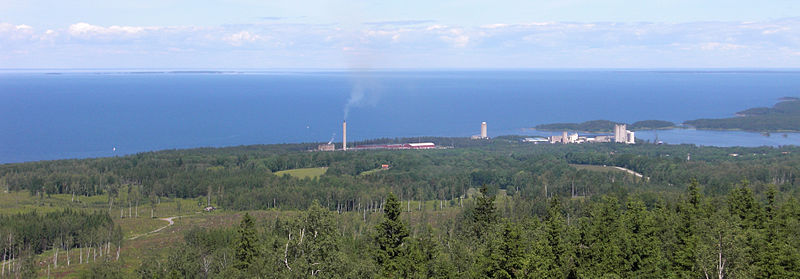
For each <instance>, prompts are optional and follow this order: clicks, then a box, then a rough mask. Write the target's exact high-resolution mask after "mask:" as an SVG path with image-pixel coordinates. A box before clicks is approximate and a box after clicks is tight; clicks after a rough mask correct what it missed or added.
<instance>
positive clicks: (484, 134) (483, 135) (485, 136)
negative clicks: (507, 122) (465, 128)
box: [481, 122, 489, 139]
mask: <svg viewBox="0 0 800 279" xmlns="http://www.w3.org/2000/svg"><path fill="white" fill-rule="evenodd" d="M481 138H482V139H488V138H489V134H488V133H487V132H486V122H481Z"/></svg>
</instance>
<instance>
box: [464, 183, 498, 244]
mask: <svg viewBox="0 0 800 279" xmlns="http://www.w3.org/2000/svg"><path fill="white" fill-rule="evenodd" d="M488 191H489V189H488V188H487V187H486V185H483V187H481V189H480V192H481V194H480V195H478V196H477V197H475V208H473V210H472V215H471V216H470V221H471V223H472V230H473V233H474V236H475V237H476V238H477V239H478V240H483V239H484V238H485V237H486V235H487V234H488V233H489V232H490V231H491V230H492V227H494V225H495V224H497V219H498V216H497V208H495V206H494V199H495V196H489V194H488Z"/></svg>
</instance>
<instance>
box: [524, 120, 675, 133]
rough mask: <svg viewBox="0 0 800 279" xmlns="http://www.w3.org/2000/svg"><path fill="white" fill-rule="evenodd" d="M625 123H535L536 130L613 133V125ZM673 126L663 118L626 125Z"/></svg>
mask: <svg viewBox="0 0 800 279" xmlns="http://www.w3.org/2000/svg"><path fill="white" fill-rule="evenodd" d="M617 124H625V123H618V122H614V121H609V120H591V121H586V122H581V123H552V124H540V125H536V127H535V128H536V129H537V130H544V131H581V132H594V133H613V132H614V125H617ZM672 127H675V123H672V122H669V121H664V120H642V121H636V122H633V123H632V124H629V125H628V126H627V128H628V130H646V129H647V130H649V129H665V128H672Z"/></svg>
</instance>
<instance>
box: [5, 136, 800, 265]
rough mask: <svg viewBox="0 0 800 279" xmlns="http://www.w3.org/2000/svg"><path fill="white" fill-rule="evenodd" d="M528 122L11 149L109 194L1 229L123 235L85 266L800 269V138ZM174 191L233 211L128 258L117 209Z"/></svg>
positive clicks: (49, 246) (27, 253) (48, 238)
mask: <svg viewBox="0 0 800 279" xmlns="http://www.w3.org/2000/svg"><path fill="white" fill-rule="evenodd" d="M521 139H522V137H518V136H504V137H498V138H495V139H492V140H482V141H473V140H469V139H464V138H419V139H416V138H415V139H402V138H398V139H376V140H371V141H368V142H365V143H392V142H407V141H411V140H422V141H431V142H435V143H436V144H437V145H438V146H447V147H449V148H446V149H437V150H405V151H404V150H372V151H354V152H311V151H310V150H312V149H313V148H314V147H315V146H316V144H283V145H254V146H239V147H227V148H201V149H189V150H167V151H158V152H147V153H140V154H135V155H130V156H123V157H112V158H96V159H81V160H59V161H43V162H30V163H19V164H6V165H0V186H2V188H5V189H6V191H7V192H9V193H18V192H24V193H27V194H26V195H29V196H30V197H32V199H39V200H43V201H44V200H46V199H47V198H48V197H50V196H51V195H53V196H59V197H70V196H72V197H79V198H80V197H82V198H83V199H90V198H93V197H99V198H100V199H98V198H94V203H93V204H91V205H92V206H94V207H91V208H93V209H91V210H89V209H88V208H84V209H79V210H77V211H73V210H69V209H64V210H57V211H53V212H51V213H35V212H28V213H17V214H0V218H2V220H3V222H2V224H1V225H0V236H2V239H5V240H6V241H7V240H8V238H9V236H11V238H14V239H16V240H14V241H12V242H8V243H10V245H6V244H3V245H6V246H2V247H0V248H4V247H9V248H10V250H11V251H12V252H4V254H8V255H9V256H11V255H13V256H14V257H15V258H24V257H28V258H30V257H33V256H31V255H37V254H41V255H42V256H40V257H43V255H44V254H43V253H45V252H46V251H45V250H47V251H50V252H47V253H52V251H53V250H55V254H56V255H58V254H59V252H58V251H59V250H56V249H60V250H73V251H74V249H81V248H80V247H86V249H95V250H94V251H95V252H97V250H101V251H103V247H104V248H105V250H104V252H103V253H105V255H106V257H104V258H103V259H113V258H115V257H113V254H114V253H116V252H114V251H113V250H114V249H113V246H115V245H116V246H117V247H116V248H117V250H118V251H119V250H122V251H123V255H122V259H121V260H119V256H117V257H116V258H117V260H119V261H116V260H101V261H98V262H94V263H92V264H90V266H89V267H87V268H85V270H83V272H84V273H76V274H80V276H86V277H91V276H99V277H100V278H102V277H103V276H106V277H109V276H110V277H119V276H122V277H125V278H274V277H279V278H310V277H323V278H431V277H433V278H486V277H491V278H542V277H553V278H629V277H634V278H698V277H710V276H714V277H716V278H791V277H797V276H800V253H799V252H798V251H800V241H798V240H797V239H796V238H795V237H794V236H796V235H800V205H799V204H798V202H797V199H798V197H800V191H798V184H800V180H798V179H797V178H796V174H797V173H798V171H799V170H800V148H798V147H795V146H783V147H756V148H744V147H729V148H719V147H698V146H694V145H655V144H637V145H622V144H613V143H608V144H591V145H558V144H556V145H550V144H545V145H533V144H529V143H523V142H521ZM384 164H385V165H388V166H389V168H388V169H382V168H381V165H384ZM319 167H326V168H327V169H326V171H325V173H324V174H322V175H319V176H314V177H307V178H297V177H293V176H291V175H276V174H275V173H277V172H279V171H284V170H294V169H302V168H319ZM617 167H618V168H621V169H618V168H617ZM628 171H630V172H632V173H635V174H638V175H633V174H631V173H630V172H628ZM167 200H170V201H175V200H192V201H194V202H193V204H194V207H192V208H188V209H187V208H184V209H183V211H186V210H190V211H195V210H197V211H200V210H201V209H202V208H203V207H206V206H214V207H216V208H219V211H218V212H217V213H213V214H212V215H207V217H202V216H201V217H197V218H206V219H207V218H217V217H219V218H222V219H221V220H225V222H224V225H219V224H217V225H202V226H198V225H190V224H189V223H187V224H186V225H182V224H179V225H176V226H183V227H181V228H184V229H183V230H180V234H179V235H181V237H179V238H170V239H169V241H168V245H166V246H164V247H161V248H160V250H157V252H154V253H141V254H143V256H141V257H139V256H137V258H136V259H135V260H134V259H130V258H126V257H127V256H126V254H125V251H126V245H133V246H132V247H134V246H135V245H138V244H136V243H137V242H136V241H138V240H126V241H122V238H123V237H122V233H121V232H120V231H121V230H120V228H119V225H120V224H115V223H117V222H123V223H122V225H125V223H124V222H130V221H131V220H137V219H136V218H138V217H139V213H138V212H139V208H140V207H141V208H147V209H150V210H151V211H150V212H151V214H150V216H151V217H153V216H154V215H153V213H152V212H153V210H155V209H156V208H158V207H157V206H158V205H159V204H160V203H161V202H162V201H167ZM44 203H45V202H39V204H44ZM0 206H5V205H2V204H0ZM82 206H85V205H82ZM177 206H178V209H179V210H178V211H179V212H180V211H181V210H180V206H181V205H180V203H178V204H177ZM133 208H135V212H136V214H135V215H136V217H133V215H134V214H132V213H131V212H134V211H133ZM25 214H28V215H25ZM117 214H119V215H117ZM193 214H194V213H193ZM115 215H117V216H118V217H119V219H118V218H117V216H115ZM126 215H127V216H126ZM142 215H143V216H146V215H147V214H142ZM215 216H216V217H215ZM122 217H126V219H121V218H122ZM129 217H130V218H131V219H127V218H129ZM144 218H146V217H144ZM191 220H194V219H191ZM203 220H205V219H203ZM35 224H38V225H35ZM176 230H177V229H176ZM34 231H36V232H39V231H41V232H43V233H42V235H33V236H29V235H31V234H32V232H34ZM23 239H29V240H23ZM126 239H133V238H130V237H129V238H126ZM128 242H132V243H130V244H128ZM0 243H2V241H0ZM159 246H163V245H159ZM92 247H94V248H92ZM86 249H83V250H80V251H81V252H79V253H80V255H84V253H85V251H84V250H86ZM131 249H133V248H131ZM137 249H138V248H137ZM4 251H5V250H4ZM154 251H156V250H154ZM109 253H110V254H111V255H112V257H109ZM48 255H49V254H48ZM137 255H139V254H137ZM53 260H54V259H52V258H47V261H48V262H52V261H53ZM6 261H7V260H4V265H3V268H4V272H5V265H6V264H5V263H6ZM81 261H82V260H81ZM87 261H88V260H87ZM18 262H19V261H18ZM13 266H15V267H17V268H19V267H20V266H21V265H20V264H16V265H13ZM39 268H50V265H46V266H40V267H39ZM39 275H42V273H41V270H40V272H39Z"/></svg>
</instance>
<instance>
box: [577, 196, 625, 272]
mask: <svg viewBox="0 0 800 279" xmlns="http://www.w3.org/2000/svg"><path fill="white" fill-rule="evenodd" d="M619 217H620V214H619V204H618V202H617V199H616V198H613V197H608V196H604V197H603V198H602V201H600V202H598V203H595V204H594V205H593V206H592V209H591V210H590V217H589V219H587V220H586V222H588V223H584V232H583V239H582V243H583V245H585V246H586V247H587V248H586V249H584V251H582V253H581V255H582V264H581V270H582V272H581V273H582V275H583V276H585V277H590V278H600V277H604V276H609V275H611V276H620V275H621V273H622V271H623V270H624V264H625V263H624V262H625V261H624V258H623V256H624V255H623V251H622V245H621V241H622V239H621V238H620V235H621V233H622V229H621V224H620V218H619Z"/></svg>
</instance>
